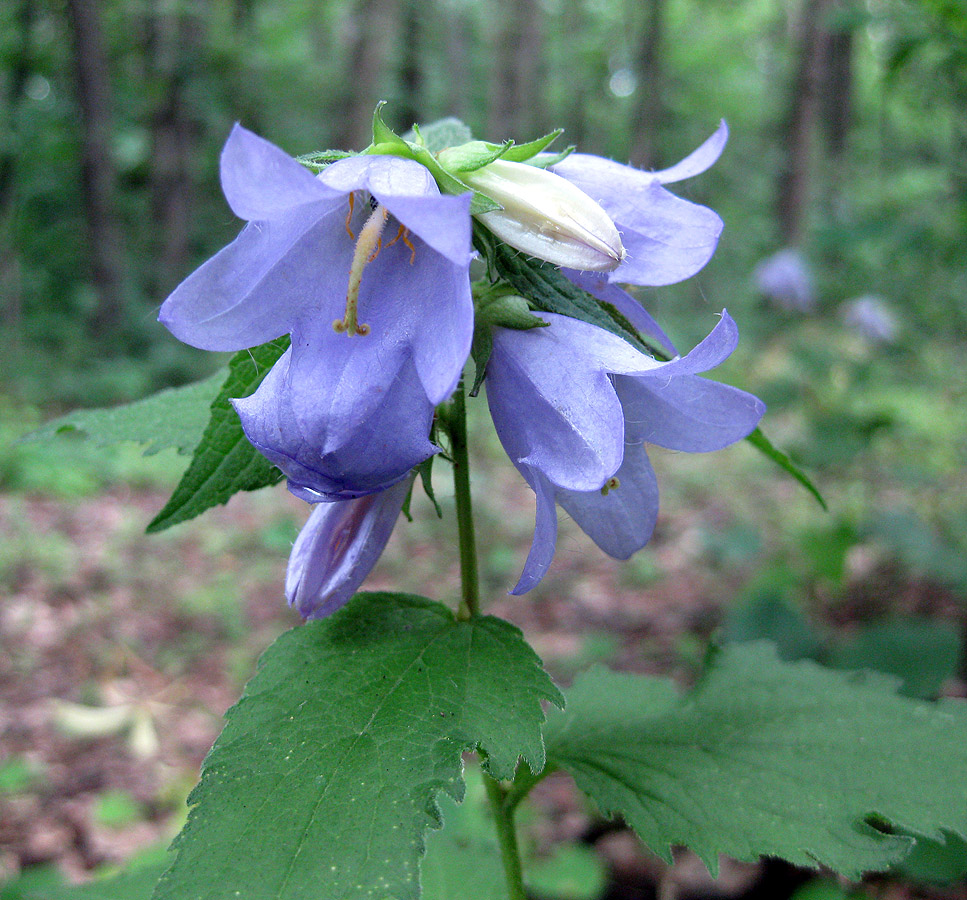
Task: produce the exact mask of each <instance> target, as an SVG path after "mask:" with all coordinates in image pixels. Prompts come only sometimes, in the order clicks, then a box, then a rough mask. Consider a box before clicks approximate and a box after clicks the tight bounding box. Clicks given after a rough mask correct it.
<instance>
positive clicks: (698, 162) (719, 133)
mask: <svg viewBox="0 0 967 900" xmlns="http://www.w3.org/2000/svg"><path fill="white" fill-rule="evenodd" d="M728 140H729V126H728V125H726V124H725V119H722V121H721V122H719V127H718V128H716V129H715V131H714V132H713V133H712V135H711V137H709V138H708V139H706V141H705V142H704V143H703V144H702V145H701V146H699V147H697V148H696V149H695V150H693V151H692V152H691V153H689V154H688V156H686V157H685V158H684V159H683V160H681V161H680V162H677V163H675V165H673V166H669V167H668V168H667V169H659V170H658V171H657V172H652V173H651V174H652V177H654V178H657V179H658V180H659V181H660V182H661V183H662V184H672V183H673V182H675V181H684V180H685V179H686V178H694V177H695V176H696V175H701V174H702V172H705V171H707V170H708V169H711V168H712V166H714V165H715V163H716V162H717V161H718V158H719V157H720V156H721V155H722V151H723V150H724V149H725V145H726V143H727V142H728Z"/></svg>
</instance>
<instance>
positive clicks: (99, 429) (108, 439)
mask: <svg viewBox="0 0 967 900" xmlns="http://www.w3.org/2000/svg"><path fill="white" fill-rule="evenodd" d="M224 379H225V373H224V371H220V372H217V373H215V374H214V375H212V376H211V378H206V379H205V380H204V381H197V382H195V383H194V384H187V385H185V386H184V387H177V388H168V389H167V390H164V391H159V392H158V393H157V394H152V395H151V396H150V397H145V399H143V400H137V401H135V402H134V403H125V404H123V405H122V406H112V407H110V408H107V409H78V410H75V411H74V412H71V413H68V414H67V415H66V416H61V417H60V418H59V419H54V420H53V421H51V422H47V423H46V424H45V425H43V426H41V427H40V428H38V429H36V430H35V431H31V432H30V433H29V434H26V435H24V436H23V437H22V438H21V440H22V441H47V440H51V439H53V438H55V437H57V436H59V435H63V434H68V433H70V432H80V433H82V434H85V435H87V437H89V438H90V439H91V440H92V441H93V442H94V443H95V444H96V445H97V446H98V447H104V446H107V445H108V444H118V443H121V442H123V441H134V442H136V443H138V444H145V445H146V446H145V450H144V452H145V455H146V456H150V455H151V454H153V453H157V452H158V451H160V450H167V449H168V448H171V447H174V448H175V449H176V450H177V451H178V452H179V453H189V452H191V450H192V448H194V447H195V446H196V445H197V444H198V441H199V440H200V439H201V436H202V433H203V431H204V430H205V423H206V422H207V421H208V409H209V406H210V405H211V402H212V397H214V396H215V394H216V393H217V392H218V385H219V384H221V382H222V381H224Z"/></svg>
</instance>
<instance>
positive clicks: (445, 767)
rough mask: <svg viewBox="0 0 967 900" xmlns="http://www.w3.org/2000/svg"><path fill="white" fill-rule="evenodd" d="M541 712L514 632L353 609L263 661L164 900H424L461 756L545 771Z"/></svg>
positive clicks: (220, 745) (360, 604) (383, 598)
mask: <svg viewBox="0 0 967 900" xmlns="http://www.w3.org/2000/svg"><path fill="white" fill-rule="evenodd" d="M542 700H549V701H551V702H553V703H560V702H561V698H560V694H559V692H558V691H557V689H556V688H555V687H554V685H553V683H552V682H551V681H550V679H549V678H548V677H547V675H546V674H545V673H544V671H543V670H542V669H541V668H540V661H539V660H538V658H537V656H536V655H535V654H534V652H533V651H532V650H531V649H530V647H528V645H527V644H526V643H524V640H523V638H522V637H521V634H520V632H519V631H518V630H517V629H516V628H515V627H513V626H512V625H510V624H508V623H507V622H503V621H501V620H500V619H495V618H493V617H490V616H487V617H481V618H476V619H473V620H471V621H465V622H462V621H457V620H456V619H455V618H454V616H453V614H452V612H451V611H450V610H448V609H447V608H446V607H444V606H442V605H440V604H438V603H433V602H431V601H429V600H426V599H425V598H422V597H413V596H406V595H393V594H358V595H357V596H356V597H355V598H354V599H353V600H352V601H351V602H350V603H349V604H348V605H347V606H346V607H345V608H343V609H342V610H340V611H339V612H338V613H336V614H335V615H334V616H332V617H331V618H329V619H326V620H323V621H320V622H315V623H311V624H309V625H305V626H302V627H300V628H296V629H294V630H293V631H290V632H288V633H286V634H284V635H282V637H280V638H279V639H278V640H277V641H276V643H275V644H273V646H272V647H271V648H269V650H268V651H266V653H265V654H264V655H263V657H262V659H261V661H260V663H259V671H258V673H257V674H256V676H255V677H254V678H253V679H252V681H251V682H249V684H248V686H247V687H246V689H245V693H244V694H243V696H242V699H241V700H240V701H239V702H238V703H237V704H236V705H235V706H234V707H233V708H232V709H231V710H229V712H228V714H227V724H226V726H225V729H224V731H223V732H222V734H221V736H220V737H219V738H218V740H217V741H216V742H215V746H214V747H213V748H212V751H211V753H209V755H208V757H207V759H206V760H205V763H204V765H203V768H202V780H201V783H200V784H199V785H198V787H197V788H195V790H194V791H193V792H192V794H191V796H190V797H189V803H191V804H192V806H193V808H192V810H191V812H190V813H189V818H188V824H187V825H186V826H185V828H184V830H183V831H182V833H181V835H179V837H178V838H177V840H176V842H175V845H174V848H175V849H176V850H177V853H178V855H177V858H176V861H175V863H174V865H173V866H172V867H171V869H170V870H169V871H168V872H167V873H166V875H165V877H164V878H163V879H162V882H161V885H160V886H159V888H158V890H157V892H156V893H155V900H185V898H192V900H216V898H235V897H238V896H239V892H241V895H242V896H247V897H259V898H273V900H297V898H298V900H302V898H305V900H317V898H319V897H325V898H326V900H349V898H370V897H373V896H379V897H386V898H390V897H394V898H398V900H415V898H417V897H418V895H419V890H418V885H417V866H418V862H419V859H420V856H421V854H422V851H423V838H424V835H425V833H426V831H427V829H429V828H436V827H439V825H440V815H439V810H438V808H437V806H436V797H437V795H439V794H441V793H446V794H449V795H450V796H451V797H453V798H454V799H460V797H461V795H462V788H463V783H462V781H461V777H460V776H461V772H462V767H463V763H462V759H461V753H462V752H463V751H464V750H467V749H470V748H473V747H478V746H479V747H480V749H481V750H482V751H483V752H485V753H486V755H487V758H488V766H489V768H490V770H491V772H492V774H493V775H494V776H495V777H510V776H511V775H513V773H514V770H515V768H516V765H517V760H518V757H523V758H524V760H525V761H526V762H527V764H528V766H529V767H530V768H531V770H532V771H535V770H539V769H540V768H541V767H542V766H543V764H544V747H543V743H542V739H541V729H540V725H541V722H542V721H543V718H544V716H543V711H542V709H541V701H542Z"/></svg>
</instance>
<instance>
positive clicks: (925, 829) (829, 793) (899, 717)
mask: <svg viewBox="0 0 967 900" xmlns="http://www.w3.org/2000/svg"><path fill="white" fill-rule="evenodd" d="M566 696H567V709H566V711H565V712H564V713H552V714H551V716H550V717H549V721H548V725H547V729H546V739H547V753H548V761H549V763H551V764H554V765H557V766H559V767H561V768H564V769H566V770H568V771H569V772H571V774H572V775H573V776H574V778H575V780H576V781H577V784H578V786H579V787H581V789H582V790H584V791H585V792H586V793H587V794H589V795H590V796H591V797H592V798H593V799H594V801H595V802H596V803H597V804H598V806H599V807H600V808H601V809H602V811H604V812H605V813H608V814H620V815H621V816H623V817H624V818H625V819H626V820H627V821H628V823H629V824H630V825H631V826H632V827H633V828H634V829H635V830H636V831H637V832H638V834H639V835H640V836H641V838H642V839H643V840H644V841H645V843H647V844H648V846H649V847H651V848H652V849H653V850H654V851H656V852H657V853H659V854H660V855H661V856H663V857H664V858H665V859H670V858H671V855H670V854H671V847H672V846H674V845H684V846H687V847H689V848H691V849H692V850H694V851H695V852H696V853H697V854H698V855H699V856H700V857H701V858H702V860H703V861H704V862H705V864H706V865H707V866H708V867H709V869H710V870H711V871H713V872H714V871H716V869H717V856H718V854H720V853H724V854H727V855H729V856H732V857H733V858H735V859H739V860H753V859H755V858H757V857H759V856H762V855H769V856H778V857H780V858H782V859H786V860H789V861H790V862H793V863H795V864H797V865H803V866H817V865H824V866H828V867H829V868H831V869H833V870H834V871H836V872H839V873H841V874H843V875H845V876H846V877H848V878H852V879H856V878H859V877H860V876H861V875H862V874H863V873H864V872H868V871H873V870H883V869H887V868H889V867H890V866H892V865H894V864H896V863H897V862H899V861H900V860H901V859H902V858H903V857H904V856H905V855H906V854H907V853H908V852H909V850H910V847H911V845H912V841H911V840H910V839H909V838H908V837H905V836H902V835H899V834H894V833H892V831H891V829H893V828H906V829H908V830H909V831H910V832H913V833H914V834H917V835H924V836H927V837H939V836H940V834H941V830H942V829H947V830H949V831H951V832H953V833H955V834H958V835H960V836H967V785H965V784H964V782H963V779H962V778H960V777H959V774H957V773H961V772H964V771H967V708H965V704H964V703H963V702H962V701H946V702H942V703H940V704H937V705H930V704H926V703H919V702H914V701H911V700H907V699H905V698H901V697H897V696H896V694H895V693H894V690H893V688H892V683H889V682H887V681H886V680H885V679H883V678H881V677H872V676H864V675H849V676H847V675H843V674H841V673H836V672H830V671H826V670H824V669H822V668H820V667H818V666H816V665H815V664H813V663H810V662H799V663H791V664H790V663H782V662H780V661H779V660H778V659H777V658H776V656H775V654H774V652H773V651H772V650H771V649H770V648H769V647H768V646H767V645H757V644H753V645H745V646H743V647H730V648H726V649H725V650H721V651H717V652H716V653H715V654H714V655H713V656H712V658H711V661H710V665H709V667H708V670H707V671H706V672H705V674H704V676H703V678H702V679H701V681H700V682H699V684H698V685H697V686H696V687H695V689H694V690H693V691H692V692H690V693H688V694H686V695H684V696H678V695H677V693H676V691H675V689H674V687H673V686H672V684H671V683H670V682H669V681H665V680H659V679H649V678H640V677H637V676H630V675H618V674H615V673H612V672H608V671H606V670H603V669H595V670H592V671H591V672H589V673H587V674H586V675H584V676H582V677H580V678H578V679H577V680H576V682H575V684H574V687H573V688H572V689H571V690H570V691H568V692H567V695H566ZM875 825H879V826H880V827H879V828H877V827H875Z"/></svg>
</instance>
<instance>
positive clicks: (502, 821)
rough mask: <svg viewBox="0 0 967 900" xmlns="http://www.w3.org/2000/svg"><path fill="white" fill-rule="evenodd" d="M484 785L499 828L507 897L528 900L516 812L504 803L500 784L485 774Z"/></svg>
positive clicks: (513, 899)
mask: <svg viewBox="0 0 967 900" xmlns="http://www.w3.org/2000/svg"><path fill="white" fill-rule="evenodd" d="M484 784H485V785H486V788H487V799H488V800H490V808H491V810H493V814H494V824H495V826H496V828H497V840H498V841H499V843H500V858H501V860H502V861H503V863H504V875H505V877H506V878H507V896H508V897H509V898H510V900H527V893H526V892H525V891H524V873H523V871H522V870H521V866H520V850H519V849H518V847H517V831H516V830H515V828H514V812H513V810H512V809H510V808H509V807H508V806H507V804H506V803H505V802H504V799H505V793H504V789H503V788H502V787H501V786H500V782H498V781H496V780H495V779H493V778H491V777H490V776H489V775H487V774H486V773H484Z"/></svg>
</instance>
